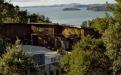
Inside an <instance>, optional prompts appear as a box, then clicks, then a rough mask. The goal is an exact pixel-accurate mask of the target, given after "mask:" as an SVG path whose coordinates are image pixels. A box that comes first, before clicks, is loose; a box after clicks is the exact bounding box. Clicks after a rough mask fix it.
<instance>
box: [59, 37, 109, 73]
mask: <svg viewBox="0 0 121 75" xmlns="http://www.w3.org/2000/svg"><path fill="white" fill-rule="evenodd" d="M104 52H105V47H104V45H103V42H102V41H101V39H93V38H92V37H90V36H86V37H82V39H81V40H80V42H78V43H77V44H75V45H74V46H73V50H72V52H71V54H67V55H65V56H64V57H63V58H62V60H61V61H60V66H61V67H62V68H63V69H64V72H65V74H66V75H94V74H96V75H110V71H109V70H108V66H109V65H110V62H108V58H107V57H106V56H105V55H104Z"/></svg>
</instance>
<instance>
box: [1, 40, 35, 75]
mask: <svg viewBox="0 0 121 75" xmlns="http://www.w3.org/2000/svg"><path fill="white" fill-rule="evenodd" d="M6 51H7V52H6V53H4V54H3V55H2V57H1V58H0V75H36V72H37V68H36V65H35V62H34V60H33V58H32V57H31V56H30V54H28V53H25V52H24V51H23V50H22V47H21V44H20V40H17V41H16V44H15V45H9V46H7V48H6Z"/></svg>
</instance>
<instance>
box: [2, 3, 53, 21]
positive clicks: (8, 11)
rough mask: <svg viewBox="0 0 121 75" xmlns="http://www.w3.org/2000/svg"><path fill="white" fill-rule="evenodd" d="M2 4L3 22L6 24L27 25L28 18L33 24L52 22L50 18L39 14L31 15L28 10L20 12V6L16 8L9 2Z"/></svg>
mask: <svg viewBox="0 0 121 75" xmlns="http://www.w3.org/2000/svg"><path fill="white" fill-rule="evenodd" d="M1 4H2V6H1V11H2V21H3V22H4V23H27V22H28V18H30V20H31V22H32V23H33V22H36V23H48V22H51V21H50V20H49V18H48V17H45V16H44V15H40V14H37V13H33V14H29V13H28V11H27V10H20V8H19V6H14V5H13V4H10V3H7V2H5V3H1Z"/></svg>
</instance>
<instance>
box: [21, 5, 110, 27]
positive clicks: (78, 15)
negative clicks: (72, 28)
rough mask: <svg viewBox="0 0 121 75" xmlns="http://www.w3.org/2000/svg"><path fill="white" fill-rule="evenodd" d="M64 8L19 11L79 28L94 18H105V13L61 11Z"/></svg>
mask: <svg viewBox="0 0 121 75" xmlns="http://www.w3.org/2000/svg"><path fill="white" fill-rule="evenodd" d="M63 8H64V7H36V8H35V7H31V8H20V10H27V11H28V12H29V13H39V14H41V15H44V16H45V17H49V18H50V20H51V21H52V22H53V23H59V24H68V25H76V26H80V25H81V24H82V22H83V21H87V20H92V19H95V18H96V17H100V18H102V17H105V13H109V15H111V16H112V13H111V12H107V11H91V10H86V8H80V9H81V10H79V11H62V10H63Z"/></svg>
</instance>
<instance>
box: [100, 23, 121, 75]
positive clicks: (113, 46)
mask: <svg viewBox="0 0 121 75" xmlns="http://www.w3.org/2000/svg"><path fill="white" fill-rule="evenodd" d="M102 39H103V42H104V43H105V46H106V49H107V50H106V52H105V54H106V55H107V56H108V57H109V58H110V60H111V61H112V62H111V66H110V69H111V70H112V75H120V74H121V72H119V71H120V70H121V41H120V39H121V26H120V24H119V23H116V24H114V25H112V24H111V25H110V26H109V28H108V29H107V30H106V31H105V33H104V34H103V37H102Z"/></svg>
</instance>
